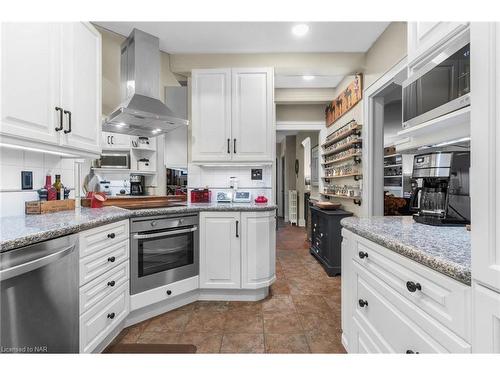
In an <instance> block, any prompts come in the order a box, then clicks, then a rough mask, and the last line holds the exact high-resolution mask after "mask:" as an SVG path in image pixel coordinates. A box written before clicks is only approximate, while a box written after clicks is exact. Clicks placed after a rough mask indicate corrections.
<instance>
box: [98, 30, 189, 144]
mask: <svg viewBox="0 0 500 375" xmlns="http://www.w3.org/2000/svg"><path fill="white" fill-rule="evenodd" d="M120 75H121V92H122V103H121V104H120V106H119V107H118V108H116V109H115V110H114V111H113V112H112V113H111V114H110V115H109V116H108V117H107V118H106V119H105V120H104V122H103V126H102V130H104V131H107V132H113V133H122V134H130V135H138V136H147V137H154V136H157V135H160V134H163V133H167V132H169V131H171V130H174V129H176V128H178V127H180V126H187V125H188V120H187V119H185V118H182V116H178V115H176V114H175V113H174V112H173V111H172V110H170V109H169V108H168V107H167V106H166V105H165V104H163V103H162V102H161V101H160V99H159V91H160V40H159V39H158V38H157V37H155V36H153V35H150V34H148V33H145V32H144V31H141V30H137V29H134V30H132V33H130V35H129V37H128V38H127V39H126V40H125V41H124V42H123V43H122V45H121V64H120Z"/></svg>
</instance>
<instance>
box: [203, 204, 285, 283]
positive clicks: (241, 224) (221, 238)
mask: <svg viewBox="0 0 500 375" xmlns="http://www.w3.org/2000/svg"><path fill="white" fill-rule="evenodd" d="M275 222H276V219H275V215H274V211H268V212H267V211H266V212H242V213H240V212H202V213H200V288H202V289H259V288H264V287H267V286H269V285H271V284H272V283H273V282H274V280H275V242H276V238H275V230H276V228H275Z"/></svg>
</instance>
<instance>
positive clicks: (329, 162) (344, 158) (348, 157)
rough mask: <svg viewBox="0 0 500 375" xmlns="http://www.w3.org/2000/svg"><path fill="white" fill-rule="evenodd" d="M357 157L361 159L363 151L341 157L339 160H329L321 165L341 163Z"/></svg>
mask: <svg viewBox="0 0 500 375" xmlns="http://www.w3.org/2000/svg"><path fill="white" fill-rule="evenodd" d="M355 158H359V159H360V160H361V153H358V154H354V155H348V156H344V157H343V158H340V159H337V160H331V161H327V162H324V163H321V165H323V166H327V165H331V164H336V163H340V162H342V161H345V160H349V159H355Z"/></svg>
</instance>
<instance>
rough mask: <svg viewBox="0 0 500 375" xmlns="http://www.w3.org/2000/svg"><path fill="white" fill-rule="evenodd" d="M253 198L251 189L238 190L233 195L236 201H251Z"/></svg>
mask: <svg viewBox="0 0 500 375" xmlns="http://www.w3.org/2000/svg"><path fill="white" fill-rule="evenodd" d="M251 200H252V194H251V193H250V192H249V191H244V190H237V191H235V192H234V195H233V202H234V203H249V202H251Z"/></svg>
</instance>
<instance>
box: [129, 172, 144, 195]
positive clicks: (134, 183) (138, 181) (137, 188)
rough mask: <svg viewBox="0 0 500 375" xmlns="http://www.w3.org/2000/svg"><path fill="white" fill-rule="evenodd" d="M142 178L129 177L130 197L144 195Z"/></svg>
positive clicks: (140, 176)
mask: <svg viewBox="0 0 500 375" xmlns="http://www.w3.org/2000/svg"><path fill="white" fill-rule="evenodd" d="M144 180H145V179H144V176H142V175H140V174H131V175H130V195H144V186H145V182H144Z"/></svg>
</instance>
